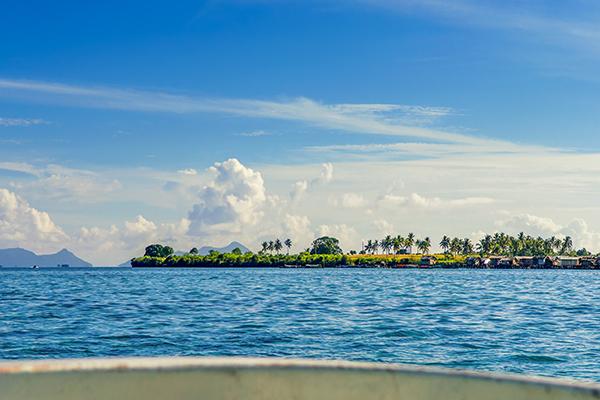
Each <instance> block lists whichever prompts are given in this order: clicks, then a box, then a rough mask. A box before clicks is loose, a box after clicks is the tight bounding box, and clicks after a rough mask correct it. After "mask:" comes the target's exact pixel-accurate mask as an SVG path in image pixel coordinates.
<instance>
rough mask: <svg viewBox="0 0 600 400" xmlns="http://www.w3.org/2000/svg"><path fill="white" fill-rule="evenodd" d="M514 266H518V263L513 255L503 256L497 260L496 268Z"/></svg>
mask: <svg viewBox="0 0 600 400" xmlns="http://www.w3.org/2000/svg"><path fill="white" fill-rule="evenodd" d="M516 266H518V264H517V261H516V259H515V258H513V257H504V258H502V259H500V261H499V262H498V268H514V267H516Z"/></svg>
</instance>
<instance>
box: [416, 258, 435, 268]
mask: <svg viewBox="0 0 600 400" xmlns="http://www.w3.org/2000/svg"><path fill="white" fill-rule="evenodd" d="M436 262H437V259H436V258H435V257H433V256H423V257H421V263H420V264H421V266H423V267H432V266H434V265H435V263H436Z"/></svg>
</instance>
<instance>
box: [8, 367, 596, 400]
mask: <svg viewBox="0 0 600 400" xmlns="http://www.w3.org/2000/svg"><path fill="white" fill-rule="evenodd" d="M0 388H2V396H1V397H2V400H24V399H63V398H64V399H89V398H96V399H144V400H158V399H165V398H170V399H178V400H192V399H200V398H206V399H215V400H225V399H248V400H255V399H271V400H274V399H277V400H291V399H295V400H309V399H310V400H325V399H344V400H358V399H361V400H362V399H419V400H440V399H443V400H459V399H461V400H476V399H477V400H480V399H486V400H501V399H502V400H505V399H529V400H533V399H536V400H551V399H562V400H570V399H573V400H575V399H578V400H592V399H595V400H598V393H600V385H599V384H596V383H583V382H569V381H565V380H559V379H550V378H531V377H525V376H518V375H503V374H492V373H485V372H468V371H461V370H449V369H441V368H431V367H419V366H406V365H394V364H377V363H362V362H346V361H316V360H289V359H251V358H250V359H245V358H186V357H176V358H131V359H81V360H38V361H8V362H0Z"/></svg>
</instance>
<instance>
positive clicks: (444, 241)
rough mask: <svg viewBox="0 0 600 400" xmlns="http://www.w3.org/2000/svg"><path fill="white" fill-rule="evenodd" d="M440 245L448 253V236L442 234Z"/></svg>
mask: <svg viewBox="0 0 600 400" xmlns="http://www.w3.org/2000/svg"><path fill="white" fill-rule="evenodd" d="M440 247H441V248H442V250H444V253H448V250H449V249H450V238H449V237H448V236H446V235H444V237H443V238H442V240H441V241H440Z"/></svg>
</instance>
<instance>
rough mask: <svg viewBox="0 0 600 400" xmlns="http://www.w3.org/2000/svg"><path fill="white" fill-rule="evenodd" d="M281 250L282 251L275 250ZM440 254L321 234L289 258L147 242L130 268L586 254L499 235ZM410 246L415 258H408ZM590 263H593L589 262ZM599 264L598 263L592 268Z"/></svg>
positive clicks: (449, 261) (270, 250)
mask: <svg viewBox="0 0 600 400" xmlns="http://www.w3.org/2000/svg"><path fill="white" fill-rule="evenodd" d="M284 246H285V247H286V249H287V253H286V254H282V253H281V250H282V249H283V247H284ZM439 246H440V248H441V249H442V250H443V253H441V254H434V255H429V250H430V248H431V240H430V239H429V238H428V237H426V238H425V239H418V238H416V236H415V235H414V234H412V233H409V234H408V235H407V236H406V237H403V236H400V235H398V236H394V237H392V236H390V235H388V236H386V237H385V238H383V239H381V240H369V241H367V243H366V244H365V245H364V246H363V249H362V250H361V251H360V252H359V253H358V254H357V252H356V251H350V252H348V253H347V254H344V252H343V251H342V249H341V248H340V246H339V241H338V239H336V238H334V237H329V236H323V237H320V238H317V239H315V240H314V241H313V242H312V245H311V247H310V248H309V249H306V250H305V251H303V252H300V253H299V254H290V249H291V247H292V241H291V239H286V240H284V241H281V240H280V239H275V240H272V241H265V242H263V243H262V249H261V250H260V251H259V252H258V253H256V254H255V253H252V252H247V253H242V251H241V250H240V249H239V248H236V249H234V250H232V251H231V253H223V254H222V253H219V252H218V251H214V250H213V251H211V252H210V253H209V254H208V255H205V256H202V255H199V254H198V249H197V248H195V247H194V248H193V249H191V250H190V252H189V253H187V254H184V255H182V256H176V255H174V254H173V249H172V248H171V247H169V246H162V245H160V244H152V245H150V246H148V247H146V251H145V254H144V256H143V257H139V258H134V259H133V260H132V261H131V265H132V266H133V267H168V268H185V267H390V268H402V267H408V266H416V265H421V264H423V265H432V264H435V265H437V266H440V267H447V268H452V267H463V266H465V265H467V259H468V258H469V257H471V258H472V257H476V256H479V257H489V256H503V257H515V256H538V257H539V256H557V255H561V256H578V257H584V256H590V253H589V252H588V251H587V250H586V249H580V250H577V251H575V250H574V249H573V241H572V239H571V238H570V237H565V238H564V239H558V238H556V237H551V238H548V239H544V238H541V237H538V238H534V237H531V236H526V235H525V234H523V233H521V234H519V235H517V236H516V237H513V236H510V235H506V234H504V233H496V234H494V235H486V236H484V237H483V238H482V239H481V240H479V241H478V242H477V243H475V244H473V243H472V241H471V240H470V239H468V238H465V239H460V238H450V237H449V236H446V235H444V236H443V237H442V239H441V240H440V242H439ZM413 247H415V248H416V250H417V251H418V252H419V253H420V254H412V249H413ZM594 265H595V264H594ZM598 265H600V264H598Z"/></svg>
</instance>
